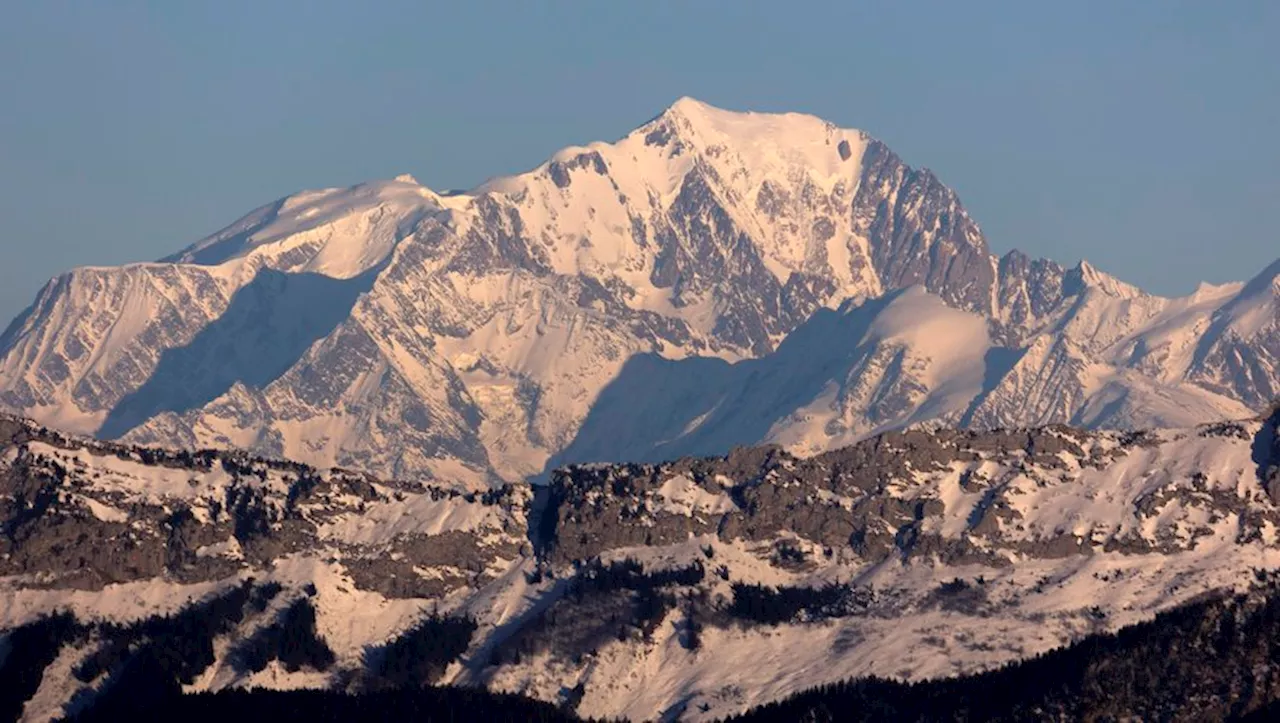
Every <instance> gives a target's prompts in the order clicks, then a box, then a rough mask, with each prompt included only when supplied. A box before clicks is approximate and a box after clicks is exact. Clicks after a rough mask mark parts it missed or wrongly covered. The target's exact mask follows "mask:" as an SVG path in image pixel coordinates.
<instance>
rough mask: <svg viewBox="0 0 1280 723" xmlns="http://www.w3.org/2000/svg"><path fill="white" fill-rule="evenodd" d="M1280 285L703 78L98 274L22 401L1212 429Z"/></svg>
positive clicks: (473, 429)
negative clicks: (617, 135)
mask: <svg viewBox="0 0 1280 723" xmlns="http://www.w3.org/2000/svg"><path fill="white" fill-rule="evenodd" d="M1278 279H1280V262H1277V263H1274V264H1271V266H1269V267H1268V268H1267V269H1266V270H1264V271H1263V272H1262V273H1261V274H1259V275H1258V276H1257V277H1256V278H1255V279H1253V280H1252V281H1250V282H1248V283H1247V284H1229V285H1224V286H1217V287H1214V286H1207V285H1206V286H1202V287H1201V288H1200V289H1198V290H1197V291H1196V293H1194V294H1192V295H1191V296H1188V297H1185V298H1180V299H1166V298H1161V297H1157V296H1153V295H1150V294H1146V293H1144V292H1142V291H1141V290H1139V289H1136V288H1134V287H1132V286H1129V285H1127V284H1124V283H1122V282H1120V281H1118V280H1116V279H1114V278H1112V277H1110V276H1108V275H1106V274H1104V273H1102V272H1101V271H1098V270H1097V269H1095V268H1093V267H1092V266H1090V265H1088V264H1087V263H1084V262H1081V263H1080V264H1079V265H1077V266H1075V267H1073V268H1065V267H1063V266H1060V265H1059V264H1058V263H1056V262H1054V261H1050V260H1032V259H1030V258H1028V257H1026V256H1025V255H1023V254H1021V253H1019V252H1016V251H1013V252H1010V253H1008V254H1006V255H1004V256H1002V257H996V256H995V255H993V254H992V253H991V252H990V250H989V248H988V246H987V242H986V240H985V239H984V237H983V235H982V232H981V231H980V230H979V228H978V226H977V224H976V223H975V222H974V221H973V220H972V219H971V218H970V217H969V215H968V214H967V213H966V212H965V210H964V208H963V206H961V204H960V202H959V199H958V198H957V196H956V194H955V193H954V192H953V191H952V190H950V189H949V188H947V187H946V186H944V185H942V183H941V182H940V181H939V180H938V179H937V178H936V177H935V176H934V175H933V174H932V173H931V172H929V171H928V170H917V169H913V168H911V167H909V166H907V165H906V164H904V163H903V162H902V161H901V160H900V159H899V158H898V157H897V156H896V155H894V154H893V153H892V152H891V151H890V150H889V149H888V148H886V147H885V146H884V144H882V143H880V142H879V141H876V140H874V139H872V138H870V137H869V136H867V135H866V134H864V133H862V132H860V131H856V130H847V129H841V128H837V127H835V126H834V125H832V124H830V123H827V122H825V121H822V120H820V119H818V118H814V117H812V116H806V115H799V114H763V113H739V112H730V111H725V110H720V109H717V108H713V107H711V106H708V105H706V104H703V103H700V102H698V101H695V100H692V99H688V98H685V99H682V100H680V101H678V102H676V103H675V104H674V105H673V106H671V107H670V108H669V109H667V110H666V111H664V112H663V113H662V114H661V115H659V116H658V117H656V118H654V119H653V120H652V121H650V122H648V123H646V124H644V125H643V126H641V127H640V128H638V129H636V130H635V131H633V132H632V133H630V134H629V135H627V136H626V137H624V138H622V139H621V140H619V141H617V142H615V143H594V144H591V145H589V146H586V147H575V148H567V149H565V150H562V151H560V152H558V153H556V154H555V155H554V156H553V157H552V158H551V159H550V160H548V161H547V162H546V163H544V164H543V165H541V166H539V167H538V168H536V169H533V170H532V171H529V172H528V173H524V174H520V175H516V176H512V177H508V178H499V179H495V180H492V181H490V182H488V183H486V184H484V185H482V186H480V187H478V188H476V189H473V190H471V191H468V192H464V193H437V192H435V191H432V190H430V189H428V188H425V187H423V186H421V185H420V184H418V183H417V182H416V181H414V180H413V179H412V178H410V177H407V176H402V177H400V178H397V179H396V180H394V181H387V182H376V183H367V184H362V185H358V186H354V187H351V188H339V189H328V190H323V191H308V192H304V193H299V194H296V195H294V196H290V197H288V198H285V199H281V200H279V201H277V202H275V203H273V204H270V205H268V206H264V207H262V208H260V209H258V210H256V211H254V212H253V213H251V214H249V215H248V216H246V217H244V218H243V219H241V220H239V221H237V222H236V223H234V224H232V225H231V226H229V227H227V228H226V229H224V230H222V231H220V232H218V233H216V234H214V235H213V236H210V237H209V238H207V239H204V240H202V241H200V242H198V243H196V244H194V245H192V246H190V247H189V248H187V249H185V250H183V251H180V252H178V253H176V254H175V255H173V256H171V257H169V258H166V259H164V260H162V261H160V262H156V263H144V264H132V265H128V266H123V267H117V268H79V269H75V270H72V271H70V272H68V273H66V274H64V275H62V276H60V277H58V278H56V279H54V280H53V281H51V282H50V283H49V284H48V285H47V286H46V287H45V288H44V289H43V290H42V291H41V292H40V294H39V296H38V297H37V299H36V300H35V302H34V303H33V305H32V306H31V307H30V309H28V310H27V311H26V312H25V313H24V314H23V315H21V316H20V317H19V318H18V319H16V320H15V321H14V322H13V324H11V325H10V327H9V328H8V330H7V331H5V332H4V334H3V335H2V336H0V406H3V407H4V408H7V409H9V410H12V411H15V412H19V413H22V414H26V415H29V416H32V417H34V418H36V419H39V420H40V421H42V422H43V423H46V424H50V425H53V426H56V427H59V428H62V429H65V430H68V431H72V432H77V433H86V434H96V435H98V436H100V437H104V438H121V439H125V440H128V441H131V442H137V443H147V444H163V445H168V446H178V447H183V446H185V447H192V448H194V447H201V446H219V447H239V448H245V449H250V450H253V451H255V452H258V453H262V454H266V455H272V456H280V457H288V458H293V459H298V460H303V461H306V462H310V463H314V464H317V465H321V466H329V465H334V464H338V465H342V466H346V467H351V468H357V469H363V470H366V471H371V472H375V473H378V474H381V475H383V476H388V477H397V478H414V479H420V480H433V479H434V480H444V481H447V482H454V481H463V482H466V483H467V484H471V485H478V486H483V485H486V484H492V483H495V482H498V481H504V480H505V481H513V480H519V479H523V478H527V477H531V476H537V475H539V474H541V473H544V472H545V471H546V470H547V469H549V466H548V465H549V463H554V462H559V461H580V460H606V459H608V460H619V459H656V458H659V457H662V456H665V455H669V454H673V453H701V454H706V453H722V452H724V451H726V450H727V449H728V448H729V447H730V446H732V445H734V444H743V443H755V442H760V441H768V442H776V443H780V444H783V445H786V446H787V447H788V448H790V449H793V450H795V451H798V452H813V451H817V450H822V449H829V448H832V447H834V446H837V445H840V444H845V443H848V442H850V441H853V440H856V439H860V438H863V437H865V436H867V435H869V434H872V433H875V432H877V431H880V430H885V429H890V428H896V427H901V426H903V425H908V424H913V423H919V422H926V421H929V422H933V423H939V424H953V425H967V426H972V427H980V428H991V427H996V426H1009V425H1031V424H1046V423H1053V422H1070V423H1074V424H1080V425H1086V426H1091V427H1129V426H1178V425H1187V424H1193V423H1198V422H1202V421H1208V420H1213V419H1222V418H1231V417H1243V416H1248V415H1249V414H1251V413H1253V412H1254V411H1256V410H1258V409H1260V408H1261V407H1262V406H1263V405H1264V404H1265V403H1266V402H1267V401H1269V400H1270V399H1271V398H1272V397H1274V396H1275V395H1276V394H1277V392H1278V391H1280V382H1278V381H1277V357H1278V356H1280V281H1278ZM618 425H623V426H622V427H621V428H623V429H627V430H631V431H632V432H634V433H633V434H630V435H623V434H619V433H617V432H616V431H614V430H618V429H620V427H619V426H618Z"/></svg>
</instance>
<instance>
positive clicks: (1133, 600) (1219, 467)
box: [0, 297, 1280, 720]
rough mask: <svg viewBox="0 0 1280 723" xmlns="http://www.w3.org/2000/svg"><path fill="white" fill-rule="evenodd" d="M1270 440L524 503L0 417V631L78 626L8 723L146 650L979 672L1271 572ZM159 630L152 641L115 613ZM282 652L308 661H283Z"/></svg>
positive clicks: (487, 665)
mask: <svg viewBox="0 0 1280 723" xmlns="http://www.w3.org/2000/svg"><path fill="white" fill-rule="evenodd" d="M925 298H927V297H925ZM899 301H901V299H899ZM895 303H896V302H895ZM1277 424H1280V412H1277V413H1276V414H1275V415H1273V416H1271V417H1270V418H1268V419H1266V420H1262V419H1256V418H1255V419H1251V420H1245V421H1240V422H1231V423H1221V424H1214V425H1204V426H1200V427H1196V428H1190V429H1184V430H1176V431H1162V432H1156V433H1144V432H1096V431H1095V432H1090V431H1083V430H1078V429H1072V428H1068V427H1049V428H1039V429H1030V430H1018V431H1002V432H966V431H955V430H947V429H940V430H934V431H919V430H916V431H909V432H905V433H902V432H894V433H888V434H885V435H881V436H877V437H874V438H872V439H869V440H865V441H863V442H859V443H857V444H855V445H852V446H849V447H844V448H841V449H838V450H833V451H830V452H826V453H823V454H820V455H817V456H814V457H809V458H801V457H796V456H793V455H791V454H788V453H786V452H784V451H781V450H779V449H777V448H776V447H763V448H744V449H739V450H736V451H735V452H734V453H732V454H730V455H728V456H725V457H717V458H709V459H708V458H684V459H680V460H677V461H674V462H668V463H662V464H657V465H650V464H631V465H581V466H573V467H569V468H566V469H563V470H560V471H558V472H557V473H556V474H555V475H554V476H553V478H552V479H551V481H550V484H549V485H547V486H545V487H543V488H541V492H540V494H539V498H538V499H537V500H536V501H534V502H535V503H534V504H526V503H527V502H528V500H527V497H526V492H527V489H528V488H524V487H522V488H519V489H510V488H508V489H505V490H501V491H493V492H489V493H486V494H473V495H468V494H463V493H461V492H459V491H458V490H456V489H453V490H450V489H443V488H439V487H433V486H427V485H422V484H416V483H397V482H390V481H385V480H378V479H374V478H371V477H368V476H365V475H360V474H357V473H352V472H344V471H342V470H316V469H313V468H310V467H307V466H305V465H299V464H296V463H288V462H278V461H276V462H272V461H267V460H263V459H256V458H252V457H248V456H247V455H244V454H242V453H225V452H211V451H204V452H194V453H173V452H166V451H162V450H156V449H147V448H140V447H132V446H123V445H117V444H111V443H101V442H93V441H89V440H84V439H75V438H68V437H64V436H62V435H59V434H56V433H52V432H50V431H48V430H45V429H41V428H39V427H36V426H34V425H32V424H28V423H25V422H21V421H19V420H8V419H6V420H3V421H0V524H3V529H4V530H5V534H4V535H3V536H0V553H2V554H0V635H3V632H2V631H5V630H9V629H12V628H14V627H17V626H21V625H24V624H27V623H31V622H32V621H35V620H38V619H39V618H40V616H41V615H45V614H49V613H53V612H57V611H68V612H71V613H72V614H74V615H75V616H76V618H77V619H79V620H80V621H81V622H82V623H85V624H86V625H89V626H90V627H89V628H87V629H86V631H85V632H83V633H81V634H80V635H78V636H71V637H69V638H68V639H66V640H65V641H63V642H62V643H61V644H60V645H61V648H60V649H59V650H55V652H56V655H54V656H53V657H52V658H51V661H50V663H49V664H48V666H47V668H46V669H45V671H44V674H43V678H42V680H41V681H40V686H39V689H38V690H36V691H35V692H34V693H33V695H32V696H31V697H30V701H29V702H28V704H27V707H26V710H25V714H26V717H27V718H28V719H29V720H47V719H50V718H53V717H57V716H59V715H60V714H61V713H62V712H63V711H64V710H66V709H67V708H66V706H69V705H85V704H87V703H90V702H92V700H93V696H94V691H102V690H110V686H112V685H115V684H120V685H124V683H123V682H120V681H121V680H127V675H128V674H129V670H130V667H129V666H128V665H127V663H128V661H129V659H130V656H131V655H135V656H141V655H145V654H146V651H147V650H148V645H155V644H156V643H157V641H159V642H161V643H162V644H163V645H165V650H171V651H186V650H193V649H194V650H199V649H200V645H201V643H200V640H201V639H207V641H208V643H207V644H208V645H209V648H208V650H210V651H211V652H210V653H209V655H210V657H209V658H200V657H199V656H197V657H195V658H192V660H193V661H201V662H199V663H198V664H196V663H195V662H188V663H184V665H191V666H193V667H192V669H191V670H190V671H189V674H188V675H189V682H187V683H186V686H185V687H186V689H187V690H219V689H225V688H235V687H253V686H265V687H273V688H293V687H334V688H338V689H346V690H369V689H376V687H377V686H379V685H385V684H387V683H388V682H398V684H401V685H417V684H420V683H422V682H423V681H424V680H428V681H430V682H435V683H442V684H454V685H485V686H487V687H490V688H493V689H497V690H505V691H515V692H522V693H525V694H528V695H532V696H535V697H538V698H542V699H545V700H549V701H554V702H560V703H562V704H564V705H565V706H567V707H569V708H571V709H575V710H576V711H577V712H578V713H581V714H584V715H589V716H595V717H609V718H613V717H618V716H625V717H627V718H630V719H634V720H652V719H655V718H659V717H664V716H665V717H674V714H675V713H677V712H683V718H682V719H687V720H705V719H715V718H718V717H721V716H724V715H727V714H730V713H733V712H735V711H740V710H742V709H744V708H746V707H748V706H751V705H755V704H758V703H762V702H766V701H769V700H775V699H777V698H780V697H782V696H785V695H787V694H789V693H791V692H794V691H796V690H799V689H803V688H811V687H813V686H815V685H820V684H822V683H824V682H827V681H834V680H839V679H845V678H849V677H853V676H859V675H878V676H889V677H898V678H904V679H912V680H915V679H922V678H930V677H936V676H946V675H951V674H956V673H963V672H969V671H975V670H980V669H984V668H989V667H992V666H995V665H998V664H1000V663H1002V662H1006V661H1009V660H1014V659H1019V658H1024V657H1027V656H1030V655H1034V654H1036V653H1039V652H1041V651H1044V650H1047V649H1049V648H1052V647H1056V646H1059V645H1062V644H1064V643H1067V642H1069V641H1072V640H1075V639H1078V638H1079V637H1081V636H1083V635H1086V634H1088V633H1091V632H1097V631H1102V630H1114V629H1116V628H1118V627H1121V626H1124V625H1128V624H1131V623H1134V622H1137V621H1140V620H1143V619H1147V618H1150V617H1151V616H1153V615H1154V614H1155V613H1156V612H1159V611H1161V610H1166V609H1169V608H1172V607H1174V606H1177V605H1179V604H1181V603H1183V602H1186V601H1187V600H1190V599H1192V598H1195V597H1196V596H1198V595H1200V594H1201V593H1204V592H1206V591H1210V590H1221V589H1232V588H1240V587H1243V586H1247V585H1248V584H1249V582H1250V581H1251V580H1252V579H1253V572H1254V571H1255V570H1263V569H1266V570H1274V569H1276V568H1277V567H1278V566H1280V548H1278V547H1277V543H1278V542H1280V537H1278V535H1280V507H1277V503H1276V500H1280V437H1277V434H1276V431H1277V430H1276V427H1277ZM529 530H532V535H531V537H532V539H531V540H526V538H525V534H526V531H529ZM237 590H239V591H241V593H242V596H241V597H239V598H237V597H235V592H236V591H237ZM246 595H247V597H245V596H246ZM228 599H230V600H233V601H234V602H233V603H232V604H231V605H230V607H228V604H227V603H226V600H228ZM219 600H221V601H222V602H217V601H219ZM255 600H256V601H257V602H256V603H255V602H254V601H255ZM211 601H212V602H211ZM215 602H217V604H214V603H215ZM299 606H301V608H299ZM298 609H302V610H304V611H309V612H310V613H312V614H313V615H311V618H310V622H309V618H308V616H307V615H305V614H304V615H301V616H297V615H291V613H290V611H291V610H292V611H297V610H298ZM184 611H185V612H184ZM219 611H220V612H219ZM180 613H181V614H183V615H187V616H188V617H187V618H184V620H185V621H186V622H184V623H183V624H182V625H181V626H179V627H178V630H179V631H180V632H179V633H177V634H180V635H183V636H186V638H185V639H184V640H182V641H180V643H181V644H179V641H173V640H170V641H168V642H164V638H163V637H162V636H163V635H165V634H169V635H173V634H175V633H173V632H169V633H166V632H165V631H166V630H173V625H172V624H167V625H166V624H164V622H163V621H159V622H154V621H153V622H152V623H150V624H147V623H142V624H134V623H137V622H138V621H146V620H148V619H153V620H154V619H155V618H156V616H160V615H169V616H173V615H175V614H180ZM440 616H444V618H443V619H445V620H453V621H456V622H461V623H463V624H462V625H461V627H460V628H459V627H456V626H455V627H453V628H445V629H446V630H451V631H452V633H451V635H452V636H453V637H454V640H453V643H449V642H448V640H447V639H446V636H444V635H443V634H440V635H436V636H435V637H430V638H428V639H426V640H419V641H418V642H417V643H416V644H415V646H414V647H411V648H410V650H411V651H412V654H413V655H414V656H417V659H418V660H431V661H436V662H435V663H433V664H431V665H412V664H409V665H406V666H405V667H403V668H392V670H399V671H400V672H399V673H397V675H399V676H400V677H395V678H394V679H388V677H387V676H388V670H389V668H388V666H386V665H383V664H381V663H380V662H379V660H381V658H380V657H379V656H381V655H390V654H391V653H390V652H388V651H391V650H392V648H393V647H394V646H393V645H389V643H388V641H395V640H400V639H403V638H404V637H406V636H409V637H412V635H413V633H412V630H413V629H414V628H415V626H417V625H419V624H420V623H421V622H422V621H424V620H440V619H442V618H441V617H440ZM169 619H170V620H173V618H172V617H170V618H169ZM466 619H470V620H472V621H474V623H475V626H474V629H473V628H472V627H471V626H470V625H469V624H468V623H466V622H465V620H466ZM290 620H292V623H290V622H289V621H290ZM273 625H274V626H289V630H291V631H292V633H291V634H292V635H293V636H294V637H293V638H292V642H293V644H294V646H295V647H293V648H292V649H291V652H290V651H287V650H283V649H278V648H272V647H271V645H270V640H271V638H270V635H269V634H268V633H270V631H271V629H272V626H273ZM437 630H439V628H437ZM264 631H266V632H264ZM306 635H314V636H315V637H316V638H317V639H318V640H319V643H316V646H319V647H320V648H322V649H323V650H328V651H330V652H331V656H329V657H327V658H326V656H324V655H310V654H308V655H301V654H300V653H299V650H300V649H299V647H298V646H299V645H302V643H303V642H304V641H303V640H301V638H305V636H306ZM201 636H207V638H201ZM0 639H3V638H0ZM6 644H7V643H6ZM255 646H259V647H255ZM314 647H315V646H313V649H314ZM254 650H260V651H261V653H260V654H251V653H252V651H254ZM246 651H248V652H246ZM379 651H381V652H379ZM173 655H181V653H173ZM260 656H265V658H262V657H260ZM255 657H257V658H258V659H259V662H257V663H256V664H255V663H254V662H253V661H254V658H255ZM166 659H167V660H170V661H171V662H170V664H171V665H177V663H176V662H174V660H175V658H173V657H169V658H166ZM744 661H749V664H745V663H744ZM401 662H405V661H401ZM405 671H408V672H409V673H411V674H410V675H408V677H404V676H405ZM414 676H416V677H414ZM134 682H135V684H136V682H137V681H134Z"/></svg>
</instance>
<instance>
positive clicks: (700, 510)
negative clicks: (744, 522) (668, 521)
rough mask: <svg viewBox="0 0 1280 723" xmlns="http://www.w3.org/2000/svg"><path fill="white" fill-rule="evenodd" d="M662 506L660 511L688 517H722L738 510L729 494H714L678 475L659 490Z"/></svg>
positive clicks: (663, 484) (664, 483)
mask: <svg viewBox="0 0 1280 723" xmlns="http://www.w3.org/2000/svg"><path fill="white" fill-rule="evenodd" d="M658 495H659V497H660V498H661V501H662V504H661V505H660V506H659V508H658V509H660V510H662V511H665V512H672V513H675V514H678V515H685V516H687V517H692V516H697V515H721V514H724V513H726V512H731V511H733V510H736V509H737V508H738V506H737V505H735V504H734V503H733V500H732V499H730V498H729V495H728V493H726V492H719V493H712V492H708V491H707V490H705V489H703V488H702V486H701V485H699V484H698V483H697V482H694V481H693V480H691V479H689V478H688V477H684V476H682V475H677V476H675V477H672V478H671V479H668V480H667V481H665V482H663V483H662V487H660V488H659V489H658Z"/></svg>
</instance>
